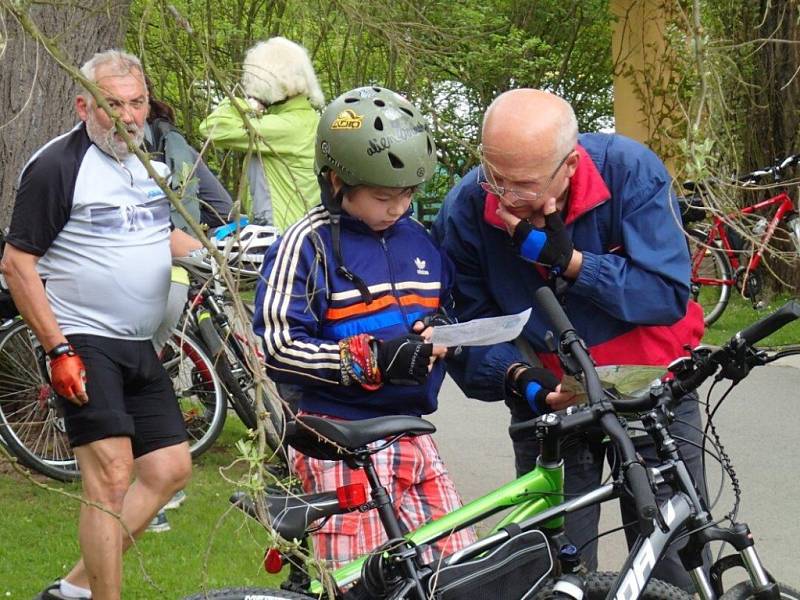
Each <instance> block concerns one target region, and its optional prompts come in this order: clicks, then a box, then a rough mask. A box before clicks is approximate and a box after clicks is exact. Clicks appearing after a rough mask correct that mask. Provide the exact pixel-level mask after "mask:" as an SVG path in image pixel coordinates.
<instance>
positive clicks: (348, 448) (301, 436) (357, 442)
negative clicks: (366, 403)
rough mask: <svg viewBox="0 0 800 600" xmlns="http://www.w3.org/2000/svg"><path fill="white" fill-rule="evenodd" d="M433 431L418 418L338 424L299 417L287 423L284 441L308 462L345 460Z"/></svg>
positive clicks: (432, 427) (423, 420)
mask: <svg viewBox="0 0 800 600" xmlns="http://www.w3.org/2000/svg"><path fill="white" fill-rule="evenodd" d="M434 431H436V427H435V426H434V425H433V423H430V422H429V421H426V420H425V419H420V418H419V417H408V416H402V415H397V416H395V415H393V416H389V417H375V418H374V419H362V420H360V421H340V420H337V419H328V418H325V417H315V416H312V415H302V416H300V417H298V418H297V419H296V420H295V421H292V422H290V423H287V425H286V440H287V441H288V443H289V444H290V445H291V446H292V447H293V448H295V449H296V450H299V451H300V452H302V453H303V454H306V455H308V456H311V457H312V458H318V459H321V460H345V459H346V458H347V457H348V455H351V454H354V453H355V451H356V450H359V449H361V448H364V447H365V446H366V445H367V444H370V443H372V442H376V441H378V440H381V439H383V438H387V437H392V436H397V435H423V434H426V433H433V432H434ZM327 440H329V441H330V442H333V444H331V443H329V441H327ZM334 444H336V445H334ZM337 446H340V447H341V448H338V447H337Z"/></svg>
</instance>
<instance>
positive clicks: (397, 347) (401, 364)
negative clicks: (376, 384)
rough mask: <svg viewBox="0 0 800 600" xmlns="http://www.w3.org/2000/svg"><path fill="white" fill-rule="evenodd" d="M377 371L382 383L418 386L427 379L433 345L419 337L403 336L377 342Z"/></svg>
mask: <svg viewBox="0 0 800 600" xmlns="http://www.w3.org/2000/svg"><path fill="white" fill-rule="evenodd" d="M377 344H378V369H379V370H380V372H381V375H382V377H383V381H385V382H388V383H394V384H397V385H420V384H422V383H425V380H426V379H427V377H428V365H429V363H430V358H431V355H432V354H433V344H428V343H426V342H425V340H423V339H422V337H421V336H419V335H413V334H409V335H404V336H401V337H398V338H394V339H392V340H387V341H378V342H377Z"/></svg>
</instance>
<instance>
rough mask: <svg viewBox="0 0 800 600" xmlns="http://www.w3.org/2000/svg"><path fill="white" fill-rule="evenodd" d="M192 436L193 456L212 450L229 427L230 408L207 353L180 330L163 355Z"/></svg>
mask: <svg viewBox="0 0 800 600" xmlns="http://www.w3.org/2000/svg"><path fill="white" fill-rule="evenodd" d="M161 362H162V364H163V365H164V368H165V369H166V371H167V374H168V375H169V377H170V379H171V380H172V387H173V388H174V389H175V396H176V397H177V399H178V405H179V406H180V408H181V413H182V414H183V421H184V423H185V425H186V433H188V434H189V452H190V453H191V455H192V458H197V457H198V456H200V455H201V454H202V453H203V452H205V451H206V450H208V449H209V448H210V447H211V445H212V444H213V443H214V442H215V441H216V439H217V438H218V437H219V434H220V433H221V432H222V428H223V427H224V425H225V416H226V413H227V404H226V402H225V394H224V393H223V390H222V384H221V383H220V380H219V377H218V375H217V373H216V372H215V371H214V368H213V366H212V361H211V359H210V358H209V357H208V354H207V353H206V351H205V349H204V348H203V347H202V345H201V344H200V342H199V341H197V340H196V339H195V338H194V337H193V336H192V335H190V334H189V333H188V332H185V331H181V330H179V329H176V330H175V331H174V332H173V334H172V337H171V338H170V339H169V340H167V343H166V344H165V345H164V350H163V351H162V353H161Z"/></svg>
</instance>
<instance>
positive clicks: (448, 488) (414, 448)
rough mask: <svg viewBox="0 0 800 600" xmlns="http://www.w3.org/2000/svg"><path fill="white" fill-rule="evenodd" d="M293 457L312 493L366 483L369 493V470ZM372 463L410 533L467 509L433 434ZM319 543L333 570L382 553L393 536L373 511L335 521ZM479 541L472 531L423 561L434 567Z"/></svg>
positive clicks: (403, 442)
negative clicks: (434, 563) (376, 551)
mask: <svg viewBox="0 0 800 600" xmlns="http://www.w3.org/2000/svg"><path fill="white" fill-rule="evenodd" d="M378 443H379V444H380V443H382V442H378ZM291 452H292V462H293V464H294V470H295V473H297V475H298V477H299V478H300V479H301V481H302V482H303V488H304V489H305V491H306V492H308V493H318V492H326V491H333V490H335V489H336V488H337V487H340V486H343V485H349V484H351V483H358V482H361V483H363V485H364V487H365V488H366V490H367V493H369V489H370V488H369V484H368V482H367V478H366V475H365V474H364V471H363V470H361V469H356V470H354V469H351V468H350V467H348V466H347V465H346V464H345V463H344V462H343V461H330V460H317V459H315V458H309V457H308V456H305V455H303V454H300V453H299V452H296V451H294V450H292V451H291ZM372 460H373V463H374V465H375V470H376V472H377V475H378V478H379V479H380V481H381V483H383V485H384V486H385V487H386V489H387V490H388V491H389V494H390V495H391V497H392V504H393V505H394V508H395V513H396V514H397V515H398V517H399V519H400V527H401V528H402V529H403V530H404V531H412V530H414V529H417V528H418V527H420V526H422V525H424V524H425V523H427V522H428V521H431V520H433V519H438V518H439V517H441V516H443V515H445V514H447V513H449V512H452V511H454V510H456V509H457V508H460V507H461V505H462V502H461V497H460V496H459V494H458V492H457V491H456V488H455V485H453V481H452V480H451V479H450V476H449V475H448V474H447V469H446V468H445V466H444V463H443V462H442V459H441V457H440V456H439V450H438V448H437V447H436V444H435V443H434V441H433V438H432V437H431V436H430V435H421V436H417V437H404V438H401V439H400V440H398V441H397V442H395V443H394V444H392V445H391V446H390V447H388V448H386V449H385V450H382V451H380V452H378V453H376V454H373V455H372ZM313 539H314V554H315V556H316V557H317V559H319V560H326V561H328V562H329V564H330V566H331V568H333V569H336V568H339V567H340V566H342V565H344V564H346V563H348V562H350V561H352V560H355V559H356V558H358V557H359V556H363V555H364V554H367V553H368V552H370V551H371V550H374V549H376V548H377V547H378V546H380V545H381V544H383V543H384V542H386V541H387V536H386V532H385V531H384V530H383V526H382V524H381V521H380V517H379V516H378V511H377V510H369V511H367V512H364V513H361V512H351V513H347V514H344V515H336V516H333V517H331V518H330V519H329V520H328V522H327V523H325V525H323V526H322V528H321V529H320V530H319V531H317V532H316V533H315V534H314V537H313ZM475 540H476V537H475V531H474V529H473V528H472V527H468V528H466V529H462V530H461V531H457V532H455V533H453V534H451V535H449V536H448V537H445V538H442V539H441V540H439V541H438V542H436V543H435V544H433V545H432V546H429V547H427V548H425V550H424V552H423V560H425V562H432V561H433V560H437V559H438V558H439V557H441V556H446V555H448V554H452V553H453V552H455V551H456V550H460V549H461V548H463V547H464V546H467V545H469V544H471V543H472V542H474V541H475Z"/></svg>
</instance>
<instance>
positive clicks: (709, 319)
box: [687, 229, 733, 326]
mask: <svg viewBox="0 0 800 600" xmlns="http://www.w3.org/2000/svg"><path fill="white" fill-rule="evenodd" d="M687 233H688V234H689V237H688V243H689V255H690V256H691V269H692V272H691V286H692V299H693V300H694V301H695V302H697V303H699V304H700V306H702V307H703V321H704V322H705V324H706V326H708V325H711V324H712V323H713V322H714V321H716V320H717V319H719V318H720V316H722V313H723V312H724V311H725V307H726V306H728V301H729V300H730V298H731V287H732V285H731V282H732V281H733V270H732V269H731V263H730V261H729V260H728V257H727V256H726V255H725V253H724V252H723V251H722V250H721V249H720V248H715V247H713V248H712V247H709V246H708V244H707V243H706V239H707V236H706V234H705V233H704V232H702V231H700V230H699V229H689V230H687Z"/></svg>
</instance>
